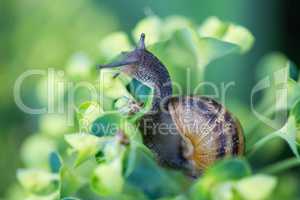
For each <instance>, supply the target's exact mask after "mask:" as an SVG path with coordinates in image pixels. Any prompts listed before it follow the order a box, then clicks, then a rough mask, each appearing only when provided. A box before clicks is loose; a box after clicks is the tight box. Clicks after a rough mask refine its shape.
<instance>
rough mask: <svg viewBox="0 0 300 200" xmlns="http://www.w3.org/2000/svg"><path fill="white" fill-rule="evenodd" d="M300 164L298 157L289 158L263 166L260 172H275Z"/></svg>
mask: <svg viewBox="0 0 300 200" xmlns="http://www.w3.org/2000/svg"><path fill="white" fill-rule="evenodd" d="M296 166H300V159H299V158H296V157H294V158H290V159H287V160H284V161H279V162H278V163H275V164H272V165H270V166H268V167H265V168H263V169H262V170H260V172H261V173H268V174H276V173H279V172H281V171H284V170H287V169H289V168H292V167H296Z"/></svg>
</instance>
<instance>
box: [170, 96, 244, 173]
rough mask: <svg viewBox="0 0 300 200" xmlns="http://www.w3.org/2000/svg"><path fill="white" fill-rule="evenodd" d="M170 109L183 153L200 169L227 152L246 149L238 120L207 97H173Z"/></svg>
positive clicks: (224, 155)
mask: <svg viewBox="0 0 300 200" xmlns="http://www.w3.org/2000/svg"><path fill="white" fill-rule="evenodd" d="M168 109H169V112H170V114H171V117H172V119H173V122H174V123H175V125H176V128H177V131H178V132H179V134H180V135H181V137H182V139H183V140H184V143H183V145H184V148H183V149H184V151H183V156H184V157H185V158H186V159H187V160H188V161H189V162H190V164H192V165H193V167H195V169H196V170H197V171H199V170H200V171H201V170H203V169H205V168H207V167H208V166H209V165H211V164H212V163H214V162H215V161H216V160H218V159H220V158H223V157H226V156H231V155H232V156H238V155H241V154H243V152H244V136H243V131H242V128H241V126H240V123H239V121H238V120H237V119H236V118H234V117H233V116H232V114H231V113H229V112H228V111H227V110H226V109H225V107H224V106H222V105H221V104H219V103H217V102H216V101H215V100H213V99H211V98H208V97H196V96H186V97H172V98H171V99H170V100H169V103H168Z"/></svg>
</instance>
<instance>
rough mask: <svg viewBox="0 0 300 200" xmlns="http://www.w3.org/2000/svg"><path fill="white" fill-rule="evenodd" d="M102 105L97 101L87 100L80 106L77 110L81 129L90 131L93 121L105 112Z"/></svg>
mask: <svg viewBox="0 0 300 200" xmlns="http://www.w3.org/2000/svg"><path fill="white" fill-rule="evenodd" d="M103 112H104V111H103V109H102V107H101V106H100V105H99V104H98V103H97V102H92V101H87V102H84V103H82V104H81V105H80V106H79V109H78V111H77V118H78V121H79V126H80V129H81V131H84V130H85V132H86V131H88V127H89V126H90V125H91V123H92V122H93V121H94V120H95V119H96V118H97V117H99V116H100V115H101V114H103Z"/></svg>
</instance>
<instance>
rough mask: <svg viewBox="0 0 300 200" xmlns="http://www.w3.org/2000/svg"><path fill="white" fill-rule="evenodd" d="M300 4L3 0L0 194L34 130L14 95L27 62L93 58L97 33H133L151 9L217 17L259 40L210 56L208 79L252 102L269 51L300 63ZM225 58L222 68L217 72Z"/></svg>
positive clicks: (44, 64)
mask: <svg viewBox="0 0 300 200" xmlns="http://www.w3.org/2000/svg"><path fill="white" fill-rule="evenodd" d="M297 4H298V3H296V2H292V1H279V0H265V1H261V0H251V1H250V0H248V1H241V0H226V1H220V0H209V1H204V0H203V1H200V0H190V1H183V0H165V1H158V0H157V1H155V0H145V1H140V0H131V1H124V0H110V1H100V0H98V1H97V0H72V1H71V0H51V1H50V0H44V1H38V0H18V1H17V0H1V1H0V83H1V87H0V113H1V114H0V130H1V131H0V198H1V197H2V196H4V195H5V191H6V189H7V187H9V186H10V184H11V183H12V182H13V181H14V180H15V170H16V169H17V168H19V167H21V166H22V163H21V162H20V159H19V147H20V144H21V143H22V141H23V139H24V138H25V137H26V136H27V135H28V134H31V133H34V132H35V131H36V130H37V123H38V121H37V118H38V116H32V115H28V114H25V113H23V112H22V111H21V110H20V109H19V108H17V106H16V104H15V102H14V98H13V85H14V82H15V80H16V78H17V77H18V76H19V75H20V74H21V73H22V72H24V71H25V70H26V69H37V68H48V67H54V68H63V67H64V66H65V65H66V64H67V62H68V61H69V58H70V56H72V55H73V54H74V53H77V52H85V53H86V54H87V55H88V56H89V57H91V58H97V55H98V52H99V49H98V44H97V42H99V41H100V39H101V38H103V37H104V36H106V35H108V34H109V33H111V32H113V31H118V30H120V31H125V32H127V33H128V34H129V35H131V31H132V29H133V27H134V26H135V25H136V23H137V22H138V21H139V20H141V19H142V18H144V17H145V16H148V15H153V14H154V15H157V16H159V17H166V16H170V15H182V16H185V17H188V18H190V19H192V20H193V21H194V22H195V23H197V24H200V23H201V22H202V21H203V20H204V19H205V18H207V17H208V16H217V17H219V18H220V19H222V20H225V21H232V22H234V23H237V24H240V25H242V26H245V27H247V28H248V29H249V30H250V31H252V33H253V35H254V36H255V39H256V41H255V45H254V48H253V49H252V50H251V51H250V53H248V54H246V55H243V56H239V55H236V56H234V55H233V56H229V57H226V58H225V59H223V60H222V63H220V62H214V63H212V64H211V65H212V66H211V67H210V70H209V71H208V72H207V73H208V79H211V80H219V81H231V80H235V81H236V82H237V85H238V87H234V89H233V91H231V92H232V94H233V95H236V96H238V97H239V98H240V100H241V102H243V103H249V96H248V95H249V92H250V90H251V86H252V85H253V83H254V81H255V80H254V75H253V74H254V70H255V66H256V64H257V63H258V60H259V58H261V57H262V56H263V55H265V54H266V53H267V52H271V51H281V52H283V53H285V54H286V55H287V56H288V57H289V58H290V59H291V60H292V61H294V62H295V63H296V64H298V66H299V65H300V55H299V51H300V48H299V45H300V44H299V31H298V32H297V28H296V27H299V20H298V19H299V16H298V18H297V14H296V13H297V10H296V8H297ZM298 5H299V4H298ZM298 7H299V6H298ZM297 23H298V24H297ZM149 37H150V36H149ZM224 65H226V69H228V70H226V71H227V73H225V72H224V71H222V73H216V72H218V70H220V66H223V67H224ZM213 72H214V73H213ZM210 74H214V75H211V76H210ZM216 74H218V77H215V76H216ZM22 95H23V97H24V99H25V100H26V103H27V104H28V105H33V106H35V107H36V106H38V105H39V103H38V101H37V97H36V88H35V87H34V85H33V84H32V83H29V85H27V86H26V87H25V90H24V94H22Z"/></svg>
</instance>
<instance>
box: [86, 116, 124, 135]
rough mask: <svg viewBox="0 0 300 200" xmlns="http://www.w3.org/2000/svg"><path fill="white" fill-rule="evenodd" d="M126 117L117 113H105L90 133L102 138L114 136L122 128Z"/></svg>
mask: <svg viewBox="0 0 300 200" xmlns="http://www.w3.org/2000/svg"><path fill="white" fill-rule="evenodd" d="M123 122H124V117H122V116H121V115H120V114H118V113H116V112H112V113H108V112H107V113H105V114H103V115H101V116H100V117H98V118H97V119H96V120H95V121H94V122H93V123H92V126H91V128H90V133H91V134H93V135H95V136H98V137H102V136H113V135H115V134H116V132H117V131H118V130H119V129H120V127H122V123H123Z"/></svg>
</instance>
